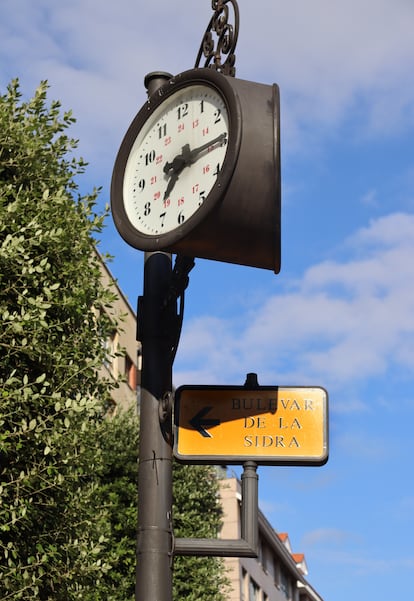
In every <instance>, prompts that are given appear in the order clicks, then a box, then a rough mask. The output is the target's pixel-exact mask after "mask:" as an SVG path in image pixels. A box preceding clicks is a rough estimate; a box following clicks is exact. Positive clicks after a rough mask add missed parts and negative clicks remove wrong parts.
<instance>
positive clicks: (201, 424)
mask: <svg viewBox="0 0 414 601" xmlns="http://www.w3.org/2000/svg"><path fill="white" fill-rule="evenodd" d="M211 409H212V407H204V409H201V410H200V411H199V412H198V413H197V415H195V416H194V417H193V419H190V424H191V425H192V426H193V428H194V430H197V432H199V433H200V434H201V436H204V438H212V437H213V436H212V434H210V432H207V430H206V428H212V427H213V426H219V425H220V423H221V422H220V420H219V419H207V418H205V416H206V415H207V413H208V412H209V411H210V410H211Z"/></svg>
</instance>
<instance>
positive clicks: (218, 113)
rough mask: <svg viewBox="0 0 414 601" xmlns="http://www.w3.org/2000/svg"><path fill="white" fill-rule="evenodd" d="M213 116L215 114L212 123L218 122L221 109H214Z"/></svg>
mask: <svg viewBox="0 0 414 601" xmlns="http://www.w3.org/2000/svg"><path fill="white" fill-rule="evenodd" d="M214 116H215V118H216V119H215V121H214V123H215V124H216V123H220V121H221V109H217V110H216V111H214Z"/></svg>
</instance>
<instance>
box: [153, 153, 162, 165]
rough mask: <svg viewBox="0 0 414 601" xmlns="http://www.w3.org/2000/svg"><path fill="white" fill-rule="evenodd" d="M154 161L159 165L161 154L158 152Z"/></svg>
mask: <svg viewBox="0 0 414 601" xmlns="http://www.w3.org/2000/svg"><path fill="white" fill-rule="evenodd" d="M155 163H156V164H157V165H160V164H161V163H162V154H159V155H158V156H157V157H156V158H155Z"/></svg>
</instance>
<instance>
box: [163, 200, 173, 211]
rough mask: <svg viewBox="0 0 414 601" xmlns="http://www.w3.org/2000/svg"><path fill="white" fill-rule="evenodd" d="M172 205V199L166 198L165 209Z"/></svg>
mask: <svg viewBox="0 0 414 601" xmlns="http://www.w3.org/2000/svg"><path fill="white" fill-rule="evenodd" d="M170 204H171V199H170V198H166V199H165V200H164V208H165V209H166V208H168V207H169V206H170Z"/></svg>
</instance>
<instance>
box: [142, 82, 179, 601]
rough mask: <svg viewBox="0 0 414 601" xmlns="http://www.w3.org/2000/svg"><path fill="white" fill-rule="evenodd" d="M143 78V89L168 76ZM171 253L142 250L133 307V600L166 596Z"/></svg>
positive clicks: (159, 600)
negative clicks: (138, 351) (140, 282)
mask: <svg viewBox="0 0 414 601" xmlns="http://www.w3.org/2000/svg"><path fill="white" fill-rule="evenodd" d="M169 77H170V76H169V74H163V73H157V74H150V75H149V76H147V77H146V81H145V83H146V85H147V88H148V91H149V93H152V92H154V91H155V90H156V89H157V88H158V87H159V86H160V85H161V84H162V83H165V81H166V80H167V79H168V78H169ZM171 274H172V269H171V255H169V254H167V253H162V252H156V253H146V254H145V263H144V292H143V296H142V297H141V298H140V302H139V311H138V328H139V332H138V335H139V339H140V341H141V343H142V382H141V386H142V387H141V406H140V441H139V465H138V535H137V566H136V587H135V599H136V601H172V517H171V513H172V448H171V430H172V424H171V415H168V414H167V417H165V415H162V411H161V410H162V402H163V398H164V397H165V395H166V394H168V393H169V392H171V390H172V361H173V359H172V353H171V328H172V327H173V324H174V320H175V317H176V308H175V307H174V304H173V303H169V304H168V305H167V306H166V303H165V299H166V298H167V296H168V290H169V287H170V285H171Z"/></svg>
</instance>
